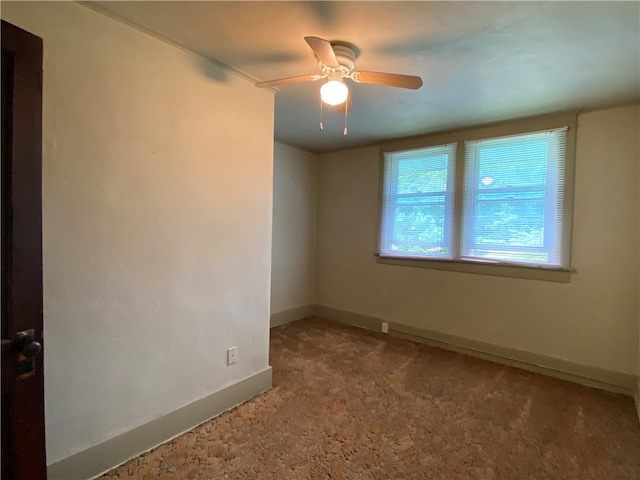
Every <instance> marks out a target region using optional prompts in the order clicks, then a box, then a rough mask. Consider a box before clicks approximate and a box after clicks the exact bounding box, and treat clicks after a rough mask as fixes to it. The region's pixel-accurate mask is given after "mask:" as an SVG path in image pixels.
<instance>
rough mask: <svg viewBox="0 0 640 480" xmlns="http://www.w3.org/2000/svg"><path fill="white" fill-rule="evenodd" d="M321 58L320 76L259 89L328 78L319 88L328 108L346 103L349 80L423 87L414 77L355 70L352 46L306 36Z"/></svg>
mask: <svg viewBox="0 0 640 480" xmlns="http://www.w3.org/2000/svg"><path fill="white" fill-rule="evenodd" d="M304 39H305V41H306V42H307V44H309V46H310V47H311V50H313V53H314V54H315V55H316V57H317V59H318V64H319V66H320V71H321V73H320V74H309V75H298V76H295V77H287V78H279V79H276V80H268V81H266V82H258V83H256V87H261V88H269V87H280V86H283V85H289V84H292V83H300V82H315V81H317V80H323V79H326V80H327V81H326V82H325V83H324V84H323V85H322V87H321V88H320V97H321V98H322V101H323V102H324V103H327V104H329V105H340V104H341V103H344V102H345V101H346V100H347V98H348V95H349V89H348V87H347V85H346V84H345V83H344V79H345V78H348V79H350V80H353V81H354V82H357V83H371V84H375V85H386V86H389V87H400V88H410V89H412V90H417V89H418V88H420V87H421V86H422V79H421V78H420V77H416V76H414V75H402V74H399V73H380V72H361V71H357V70H355V66H356V53H355V49H354V47H353V46H352V45H350V44H347V43H344V42H329V41H327V40H324V39H322V38H318V37H304Z"/></svg>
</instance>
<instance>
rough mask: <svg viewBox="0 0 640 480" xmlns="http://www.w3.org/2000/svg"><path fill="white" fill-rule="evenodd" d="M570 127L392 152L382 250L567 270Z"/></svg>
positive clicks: (463, 138) (390, 254)
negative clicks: (568, 134) (568, 146)
mask: <svg viewBox="0 0 640 480" xmlns="http://www.w3.org/2000/svg"><path fill="white" fill-rule="evenodd" d="M567 132H568V127H554V128H549V129H544V130H538V131H529V132H526V133H517V134H513V133H511V134H507V135H503V136H490V135H488V134H489V133H492V131H491V130H490V129H485V130H483V131H482V132H480V133H485V135H484V136H478V132H476V134H475V135H473V134H468V132H467V134H465V132H462V133H460V134H458V135H457V136H456V135H453V137H456V141H455V142H451V141H449V142H447V143H442V144H440V145H434V146H429V147H424V148H410V149H392V148H386V149H385V150H386V151H385V152H384V156H383V162H384V169H383V170H384V173H383V188H382V214H381V228H380V239H379V240H380V241H379V256H380V257H382V258H386V259H394V258H395V259H404V260H440V262H439V263H440V264H441V263H442V260H449V261H450V262H457V263H460V262H462V263H472V264H478V265H480V264H482V265H500V266H512V267H513V266H515V267H523V268H526V267H535V268H538V269H540V268H546V269H553V270H565V271H569V262H570V255H569V248H568V247H569V233H570V223H569V221H570V218H571V212H570V207H571V205H570V197H571V196H570V195H569V189H568V187H569V182H568V176H567V174H566V173H567V171H568V170H569V169H568V168H567V165H568V163H570V162H568V160H567V144H568V141H567ZM474 137H475V138H474ZM448 138H449V139H451V138H452V135H448ZM571 153H572V151H571ZM570 164H571V165H572V163H570ZM569 173H572V171H570V172H569ZM456 179H457V180H456ZM384 263H393V262H384ZM400 263H401V262H400ZM445 263H446V262H445ZM401 264H403V263H401ZM423 266H424V265H423ZM474 271H476V272H477V269H476V270H474ZM509 276H520V275H509Z"/></svg>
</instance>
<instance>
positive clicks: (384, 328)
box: [382, 322, 389, 333]
mask: <svg viewBox="0 0 640 480" xmlns="http://www.w3.org/2000/svg"><path fill="white" fill-rule="evenodd" d="M382 333H389V324H388V323H387V322H382Z"/></svg>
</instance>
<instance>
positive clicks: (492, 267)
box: [376, 254, 576, 283]
mask: <svg viewBox="0 0 640 480" xmlns="http://www.w3.org/2000/svg"><path fill="white" fill-rule="evenodd" d="M376 260H377V262H378V263H381V264H384V265H396V266H401V267H416V268H430V269H434V270H446V271H449V272H463V273H474V274H480V275H493V276H498V277H511V278H524V279H527V280H542V281H546V282H558V283H569V282H570V281H571V275H572V274H574V273H576V271H575V269H573V268H559V267H558V268H552V267H549V268H547V267H530V266H526V265H513V264H508V263H499V262H495V263H494V262H491V263H489V262H486V263H485V262H473V261H469V260H446V259H442V260H440V259H426V258H415V257H390V256H382V255H379V254H376Z"/></svg>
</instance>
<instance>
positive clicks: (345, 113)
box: [342, 97, 349, 137]
mask: <svg viewBox="0 0 640 480" xmlns="http://www.w3.org/2000/svg"><path fill="white" fill-rule="evenodd" d="M347 105H349V97H347V100H346V101H345V102H344V132H342V135H344V136H345V137H346V136H347V132H348V131H347Z"/></svg>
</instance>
